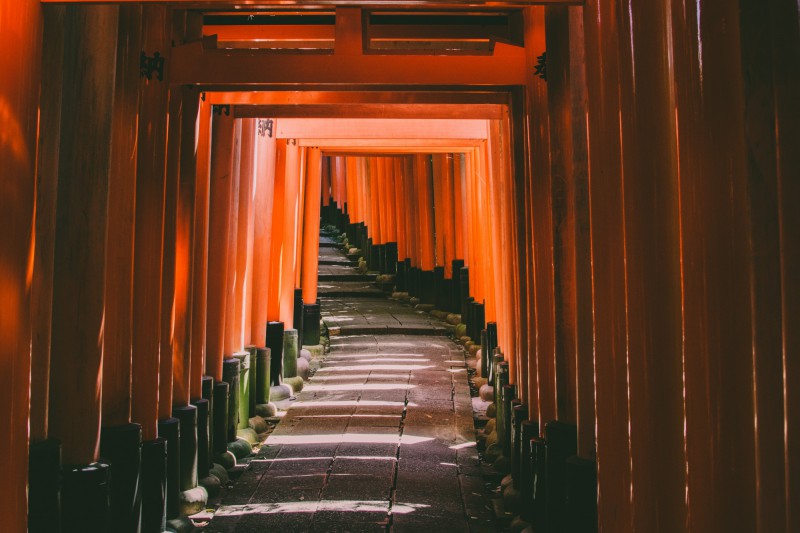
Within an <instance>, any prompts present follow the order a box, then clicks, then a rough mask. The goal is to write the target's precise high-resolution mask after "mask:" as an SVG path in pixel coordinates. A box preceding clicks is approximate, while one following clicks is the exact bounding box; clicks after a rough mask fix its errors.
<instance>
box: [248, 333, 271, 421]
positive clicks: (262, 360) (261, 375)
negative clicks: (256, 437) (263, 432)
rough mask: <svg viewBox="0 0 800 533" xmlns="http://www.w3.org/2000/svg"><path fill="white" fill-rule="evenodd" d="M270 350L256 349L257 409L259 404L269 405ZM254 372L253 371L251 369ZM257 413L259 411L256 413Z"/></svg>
mask: <svg viewBox="0 0 800 533" xmlns="http://www.w3.org/2000/svg"><path fill="white" fill-rule="evenodd" d="M270 359H271V357H270V349H269V348H257V349H256V387H255V391H254V392H255V397H256V409H258V407H257V406H258V405H259V404H264V403H269V375H270V365H271V364H272V362H271V361H270ZM251 372H252V369H251ZM256 412H257V411H256Z"/></svg>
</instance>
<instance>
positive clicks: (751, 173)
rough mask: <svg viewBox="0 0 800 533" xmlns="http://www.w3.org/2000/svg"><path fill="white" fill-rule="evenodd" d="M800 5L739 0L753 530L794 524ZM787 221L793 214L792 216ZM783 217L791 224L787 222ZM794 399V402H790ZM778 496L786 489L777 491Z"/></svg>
mask: <svg viewBox="0 0 800 533" xmlns="http://www.w3.org/2000/svg"><path fill="white" fill-rule="evenodd" d="M798 11H800V6H797V5H796V4H792V3H790V2H773V3H770V4H766V5H760V6H756V5H749V4H745V5H743V7H742V9H741V14H740V28H741V49H742V53H741V56H742V79H743V86H744V87H743V89H744V95H743V96H744V113H745V114H744V122H745V123H744V126H745V142H746V145H747V147H746V154H747V173H748V188H749V191H748V192H749V196H750V234H751V237H750V239H751V242H752V247H753V253H752V265H751V273H752V274H751V283H752V292H751V298H752V302H753V335H754V337H753V352H754V356H755V357H754V363H755V364H754V374H755V380H754V385H755V398H754V400H755V420H756V424H757V425H756V428H757V433H756V486H757V487H758V494H757V503H756V513H757V514H756V523H757V527H758V530H759V531H792V530H793V529H797V528H798V527H800V510H798V505H800V471H799V470H798V468H797V466H798V460H797V459H796V454H795V453H793V452H792V451H791V450H794V449H795V448H796V447H797V444H798V440H797V437H798V426H799V425H800V420H798V415H797V411H796V406H797V405H798V404H797V392H796V391H797V388H796V384H797V383H798V380H799V379H800V375H798V368H797V365H796V361H797V360H798V350H797V345H796V341H793V338H795V337H796V335H797V323H798V314H797V313H794V314H790V313H791V311H792V310H795V309H796V305H797V303H796V302H797V300H798V292H797V282H796V279H797V272H798V271H797V266H798V265H797V263H796V260H797V245H798V243H800V230H798V229H797V228H798V226H797V223H796V220H797V216H796V215H794V214H793V213H792V210H787V209H786V206H787V205H789V202H796V201H797V199H798V198H800V195H798V192H800V189H798V185H797V182H798V181H799V180H798V179H797V176H798V172H797V168H798V167H797V160H798V156H797V154H796V150H795V149H793V148H791V147H792V146H797V145H798V139H800V127H798V124H797V122H798V121H797V120H796V119H795V118H794V117H796V116H797V113H798V102H797V98H796V97H795V96H796V94H797V92H798V88H800V76H799V75H798V72H797V70H798V68H800V48H798V45H800V35H798V33H799V30H800V28H798V24H797V23H796V22H795V20H796V19H797V16H798ZM791 222H794V224H792V223H791ZM787 223H788V224H787ZM793 400H794V401H793ZM780 494H782V495H783V497H776V495H780Z"/></svg>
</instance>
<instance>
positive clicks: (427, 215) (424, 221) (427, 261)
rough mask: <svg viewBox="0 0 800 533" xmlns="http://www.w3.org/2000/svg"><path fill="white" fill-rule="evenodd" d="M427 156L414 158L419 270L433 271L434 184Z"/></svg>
mask: <svg viewBox="0 0 800 533" xmlns="http://www.w3.org/2000/svg"><path fill="white" fill-rule="evenodd" d="M428 157H430V156H425V155H415V156H414V179H415V181H416V187H415V193H416V200H417V203H416V205H417V207H418V212H417V216H418V217H419V233H418V235H419V250H420V258H419V268H420V269H422V270H423V271H432V270H433V267H434V257H435V254H436V251H435V248H434V242H433V197H432V196H433V190H432V187H433V183H432V178H431V174H430V172H431V169H430V162H429V161H428V159H427V158H428Z"/></svg>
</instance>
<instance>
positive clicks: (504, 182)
mask: <svg viewBox="0 0 800 533" xmlns="http://www.w3.org/2000/svg"><path fill="white" fill-rule="evenodd" d="M489 130H490V136H489V140H488V142H487V148H488V154H487V155H488V164H489V165H488V166H489V196H490V201H489V209H488V211H487V213H488V215H489V216H490V217H491V219H492V221H493V229H494V231H493V237H492V238H493V242H494V243H496V245H495V246H493V248H492V259H493V265H492V266H493V267H494V275H493V279H494V282H495V289H494V291H493V292H492V295H493V299H494V300H495V301H496V302H497V303H496V307H495V317H496V320H497V336H498V342H499V343H500V346H502V348H503V349H504V350H505V351H504V353H505V354H506V360H507V361H508V365H509V381H510V382H511V383H517V384H518V385H519V388H520V389H524V386H523V385H522V384H520V383H518V381H519V380H518V376H517V369H518V366H519V363H518V360H517V352H516V351H515V349H514V343H513V340H512V337H513V335H512V333H513V331H514V323H513V319H512V306H513V299H512V294H511V279H510V278H511V270H512V267H513V261H514V259H513V258H514V253H515V250H514V242H513V238H512V236H511V232H510V226H511V221H510V220H509V217H510V215H511V213H512V210H511V209H509V208H507V206H506V205H505V203H504V200H505V198H506V197H507V196H508V195H509V193H510V191H509V190H508V181H509V177H510V176H509V172H508V163H509V161H508V151H507V150H508V147H507V145H506V142H505V139H507V132H505V131H503V127H502V124H501V123H500V121H496V120H493V121H490V125H489ZM487 322H488V320H487Z"/></svg>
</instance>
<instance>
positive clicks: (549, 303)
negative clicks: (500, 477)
mask: <svg viewBox="0 0 800 533" xmlns="http://www.w3.org/2000/svg"><path fill="white" fill-rule="evenodd" d="M526 14H527V17H526V37H527V36H530V39H531V44H530V48H529V49H530V50H531V51H533V50H541V51H544V49H545V32H544V30H545V28H544V8H538V7H536V8H531V9H529V10H528V11H527V12H526ZM527 48H528V47H526V49H527ZM531 56H532V57H530V58H529V61H530V62H531V68H533V65H534V64H535V63H536V57H535V52H533V53H532V54H531ZM527 90H528V105H529V113H530V116H535V117H540V118H538V119H537V120H534V121H530V128H531V131H530V143H531V150H532V156H531V157H532V159H533V163H532V168H531V175H532V187H531V191H530V194H531V208H532V215H533V239H534V248H533V251H534V257H533V260H534V276H535V292H534V294H535V305H536V330H535V331H536V360H537V372H538V388H539V423H540V427H542V428H543V427H544V424H545V423H547V422H549V421H551V420H554V419H555V418H556V382H555V379H556V375H555V317H554V314H553V312H554V300H553V290H554V287H553V255H552V253H553V252H552V242H553V226H552V218H551V216H552V205H551V199H552V195H551V192H552V184H551V177H550V166H549V165H548V159H549V153H548V152H549V150H550V139H549V123H548V119H547V118H546V117H547V111H548V108H547V103H548V93H547V84H546V83H545V82H544V80H541V79H539V78H537V77H531V81H530V83H529V84H528V87H527Z"/></svg>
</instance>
